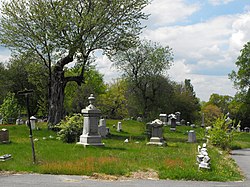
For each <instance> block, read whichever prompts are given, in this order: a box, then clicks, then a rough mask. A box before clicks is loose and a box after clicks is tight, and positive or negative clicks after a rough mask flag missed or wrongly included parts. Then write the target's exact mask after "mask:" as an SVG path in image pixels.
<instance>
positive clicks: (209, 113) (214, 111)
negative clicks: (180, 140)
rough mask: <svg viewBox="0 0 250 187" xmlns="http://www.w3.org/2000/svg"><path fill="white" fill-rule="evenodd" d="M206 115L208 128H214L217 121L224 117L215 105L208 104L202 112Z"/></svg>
mask: <svg viewBox="0 0 250 187" xmlns="http://www.w3.org/2000/svg"><path fill="white" fill-rule="evenodd" d="M201 111H202V112H203V113H204V120H205V124H206V126H213V124H214V123H215V121H216V120H217V119H218V118H219V117H221V116H222V112H221V110H220V108H219V107H218V106H216V105H214V104H210V103H206V105H204V106H203V107H202V110H201Z"/></svg>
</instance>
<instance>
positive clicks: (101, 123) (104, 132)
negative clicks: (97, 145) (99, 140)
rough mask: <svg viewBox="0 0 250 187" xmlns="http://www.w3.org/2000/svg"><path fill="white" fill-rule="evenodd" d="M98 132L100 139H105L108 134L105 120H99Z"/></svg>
mask: <svg viewBox="0 0 250 187" xmlns="http://www.w3.org/2000/svg"><path fill="white" fill-rule="evenodd" d="M98 132H99V134H100V135H101V137H103V138H106V136H107V134H108V130H107V127H106V120H105V119H100V121H99V126H98Z"/></svg>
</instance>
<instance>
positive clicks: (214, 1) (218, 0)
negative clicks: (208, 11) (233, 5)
mask: <svg viewBox="0 0 250 187" xmlns="http://www.w3.org/2000/svg"><path fill="white" fill-rule="evenodd" d="M232 1H235V0H209V3H210V4H212V5H214V6H217V5H221V4H227V3H230V2H232Z"/></svg>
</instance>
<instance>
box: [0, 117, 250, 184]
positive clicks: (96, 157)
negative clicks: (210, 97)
mask: <svg viewBox="0 0 250 187" xmlns="http://www.w3.org/2000/svg"><path fill="white" fill-rule="evenodd" d="M114 124H117V121H115V120H108V121H107V126H108V127H110V131H111V134H112V135H111V136H110V137H109V138H106V139H104V140H103V142H104V143H105V147H88V148H83V147H82V146H80V145H76V144H66V143H62V142H61V141H60V140H57V139H56V133H55V132H53V131H48V130H47V127H46V125H45V124H38V125H37V126H40V127H41V130H34V131H33V134H34V139H35V138H37V139H38V141H35V150H36V157H37V164H33V163H32V152H31V145H30V139H29V136H28V135H29V131H28V128H27V127H26V126H24V125H23V126H15V125H13V126H10V125H8V126H0V128H7V129H8V130H9V133H10V140H11V143H10V144H0V155H3V154H11V155H12V157H13V159H11V160H8V161H6V162H0V171H1V170H2V171H16V172H23V171H25V172H37V173H51V174H76V175H92V174H93V173H105V174H111V175H117V176H120V175H127V176H128V175H129V174H130V173H131V172H135V171H139V170H141V171H147V170H150V169H152V170H154V171H156V172H157V173H158V174H159V177H160V178H161V179H185V180H213V181H228V180H231V181H234V180H241V179H242V176H241V174H240V172H239V171H238V169H237V166H236V164H235V163H234V161H233V160H232V159H231V158H230V157H229V156H228V154H227V153H226V152H221V151H218V150H217V149H216V148H214V147H208V152H209V156H210V157H211V170H198V165H197V164H196V155H197V145H198V144H200V145H201V144H202V143H203V142H204V141H203V140H202V138H203V137H204V129H200V128H197V129H195V131H196V136H197V140H198V143H194V144H192V143H187V137H188V135H187V131H188V130H190V129H191V128H190V127H179V126H178V127H177V131H176V132H170V130H169V127H165V133H164V137H165V138H166V142H167V146H164V147H158V146H147V145H146V143H147V141H148V140H147V137H146V136H145V134H144V132H145V125H144V124H143V123H139V122H136V121H122V128H123V132H120V133H119V132H116V128H113V125H114ZM49 136H53V137H54V138H49ZM243 136H244V138H242V139H241V137H243ZM43 137H46V140H44V139H43ZM126 138H128V139H129V143H124V140H125V139H126ZM235 142H236V143H237V144H240V145H243V144H244V147H248V146H250V145H249V142H250V138H249V135H246V134H244V133H241V135H240V136H238V137H237V140H236V141H235ZM245 142H248V143H245Z"/></svg>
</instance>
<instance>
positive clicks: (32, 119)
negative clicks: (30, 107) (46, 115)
mask: <svg viewBox="0 0 250 187" xmlns="http://www.w3.org/2000/svg"><path fill="white" fill-rule="evenodd" d="M30 125H31V129H32V130H34V129H35V128H36V117H35V116H31V117H30Z"/></svg>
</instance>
